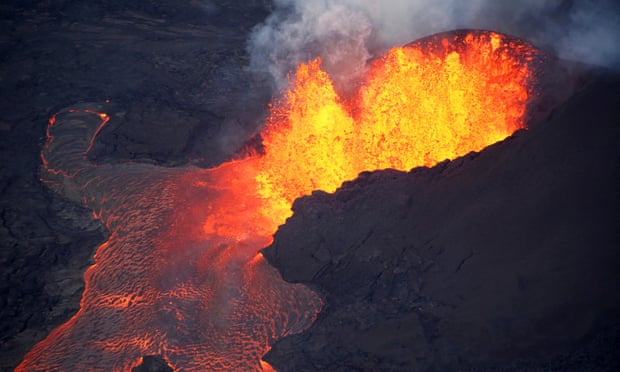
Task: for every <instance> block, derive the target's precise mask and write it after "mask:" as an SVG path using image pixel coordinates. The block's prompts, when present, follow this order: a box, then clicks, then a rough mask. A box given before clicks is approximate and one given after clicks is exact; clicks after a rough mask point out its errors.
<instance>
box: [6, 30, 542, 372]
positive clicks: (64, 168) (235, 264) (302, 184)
mask: <svg viewBox="0 0 620 372" xmlns="http://www.w3.org/2000/svg"><path fill="white" fill-rule="evenodd" d="M534 52H535V51H534V49H533V48H531V47H529V46H528V45H526V44H524V43H523V42H521V41H518V40H516V39H512V38H508V37H506V36H503V35H500V34H497V33H493V32H480V31H477V32H468V33H455V34H451V35H444V36H438V37H434V38H429V39H426V40H422V41H420V42H417V43H414V44H410V45H407V46H405V47H401V48H394V49H392V50H391V51H390V52H389V53H387V55H385V56H384V57H382V58H380V59H377V60H375V61H373V62H372V63H371V64H370V65H369V67H368V73H367V77H366V78H365V80H364V81H363V83H362V84H361V88H360V89H359V90H358V91H357V93H356V94H354V95H353V96H351V97H340V96H339V95H338V94H337V93H336V90H335V89H334V87H333V84H332V82H331V79H330V77H329V76H328V74H327V73H325V72H324V71H322V70H321V61H320V59H317V60H314V61H311V62H309V63H307V64H301V65H300V66H299V68H298V70H297V73H296V75H295V78H294V81H292V84H291V87H290V89H289V90H288V92H287V93H286V95H285V96H284V97H283V99H282V100H280V101H277V102H275V103H274V104H273V106H272V107H271V115H270V117H269V118H268V121H267V124H266V126H265V129H264V130H263V132H262V133H261V135H262V138H263V145H264V153H262V154H252V155H249V156H247V157H246V158H245V159H241V160H235V161H231V162H227V163H225V164H222V165H220V166H219V167H216V168H213V169H197V168H191V167H188V168H177V169H165V168H158V167H156V166H152V165H145V164H124V165H120V166H119V165H115V166H107V165H100V166H93V165H92V164H90V163H89V162H88V160H87V158H86V153H87V152H88V151H89V150H90V148H91V147H92V143H93V140H94V139H95V137H96V135H97V134H98V133H99V131H100V129H101V127H102V126H103V125H104V124H105V123H106V122H107V120H108V119H109V118H108V116H107V115H105V114H98V118H99V125H93V126H92V128H88V126H84V125H82V126H80V127H76V128H73V127H71V123H72V121H71V120H67V121H66V122H65V124H63V125H64V126H60V127H57V126H58V122H59V120H56V121H54V120H50V125H49V130H48V139H47V142H46V146H45V148H44V149H43V151H42V154H41V156H42V159H43V169H42V176H43V179H44V181H46V183H47V184H48V185H49V186H50V187H51V188H53V189H55V190H57V191H61V192H63V193H64V194H65V195H67V196H68V197H70V198H73V199H74V200H80V201H83V202H84V204H85V205H86V206H87V207H89V208H91V209H92V210H93V213H94V215H95V216H96V217H97V218H100V219H101V220H102V221H104V223H105V224H106V226H107V227H108V229H109V230H110V233H111V234H110V238H109V240H108V241H107V242H106V243H104V244H103V245H102V246H100V247H99V248H98V250H97V253H96V254H95V264H94V265H93V266H91V267H90V268H89V269H88V270H87V272H86V273H85V276H84V278H85V284H86V288H85V291H84V294H83V297H82V301H81V308H80V310H79V312H78V313H77V314H75V315H74V316H73V317H72V318H71V319H70V320H69V321H68V322H67V323H65V324H63V325H62V326H61V327H59V328H57V329H56V330H54V331H53V332H52V333H51V334H50V335H49V336H48V337H47V338H46V339H44V340H43V341H41V342H40V343H39V344H37V345H35V347H34V348H33V349H32V350H31V351H30V352H29V353H28V354H27V355H26V357H25V358H24V361H23V362H22V364H20V366H19V367H18V368H17V370H19V371H32V370H128V369H130V368H131V367H132V366H135V365H137V364H139V363H140V361H141V357H142V356H144V355H150V354H161V355H163V356H164V358H166V360H167V361H168V362H169V364H170V365H171V366H172V367H173V368H176V369H179V370H181V369H182V370H196V371H204V370H222V369H226V370H253V369H258V370H260V369H268V368H270V367H269V366H268V364H266V363H265V362H263V361H261V357H262V355H264V354H265V353H266V352H267V351H268V350H269V347H270V345H271V344H272V343H273V342H274V341H275V340H277V339H278V338H281V337H284V336H286V335H289V334H292V333H296V332H300V331H302V330H303V329H305V328H306V327H308V326H309V325H310V324H311V323H312V321H313V319H314V317H315V316H316V314H317V312H318V311H319V310H320V307H321V301H320V299H319V297H318V296H317V295H316V294H315V293H314V292H312V291H311V290H310V289H308V288H306V287H304V286H302V285H293V284H289V283H286V282H284V281H283V280H282V279H281V278H280V276H279V275H278V274H277V272H276V271H275V270H274V269H273V268H272V267H271V266H269V265H268V264H267V263H266V262H265V260H264V259H263V258H262V255H260V254H259V253H257V252H258V250H259V249H260V248H263V247H265V246H266V245H269V244H270V243H271V241H272V235H273V233H274V232H275V231H276V229H277V227H278V226H279V225H280V224H282V223H284V222H285V220H286V218H287V217H288V216H290V214H291V213H292V212H291V207H290V206H291V203H292V202H293V200H295V199H296V198H298V197H300V196H302V195H306V194H309V193H310V192H312V191H313V190H316V189H322V190H325V191H328V192H333V191H334V190H336V189H337V188H338V187H339V186H340V185H341V184H342V182H343V181H346V180H351V179H354V178H355V177H356V176H357V174H358V173H360V172H361V171H366V170H376V169H383V168H396V169H401V170H409V169H411V168H413V167H416V166H431V165H433V164H435V163H437V162H439V161H442V160H444V159H452V158H455V157H458V156H461V155H464V154H466V153H468V152H470V151H479V150H481V149H483V148H484V147H485V146H487V145H489V144H492V143H494V142H497V141H499V140H501V139H503V138H505V137H506V136H509V135H510V134H511V133H513V132H514V131H515V130H516V129H518V128H522V127H523V126H524V119H523V118H524V114H525V111H526V103H527V100H528V83H529V81H530V80H531V79H532V76H531V71H530V68H529V62H530V61H531V60H532V59H533V56H534ZM69 114H73V115H77V114H80V113H79V112H75V111H74V112H69ZM82 114H83V115H88V114H89V113H88V112H87V111H83V112H82ZM91 116H92V115H91ZM80 131H83V133H82V132H80ZM63 134H65V135H66V137H63V136H62V135H63ZM71 136H74V137H71ZM75 136H79V137H75Z"/></svg>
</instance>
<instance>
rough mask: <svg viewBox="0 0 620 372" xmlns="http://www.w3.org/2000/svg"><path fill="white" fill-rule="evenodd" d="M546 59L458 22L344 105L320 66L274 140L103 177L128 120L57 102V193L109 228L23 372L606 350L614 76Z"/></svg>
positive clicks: (469, 361) (277, 105) (287, 100)
mask: <svg viewBox="0 0 620 372" xmlns="http://www.w3.org/2000/svg"><path fill="white" fill-rule="evenodd" d="M550 59H552V58H551V57H549V56H546V55H545V54H544V53H542V52H540V51H538V50H536V48H534V47H532V46H531V45H529V44H527V43H526V42H524V41H522V40H519V39H518V38H514V37H510V36H506V35H502V34H499V33H496V32H489V31H472V30H461V31H455V32H450V33H444V34H440V35H435V36H432V37H429V38H427V39H423V40H420V41H417V42H414V43H412V44H409V45H407V46H405V47H402V48H395V49H393V50H391V51H389V52H388V53H387V54H386V55H385V57H382V58H379V59H376V60H375V61H373V62H372V63H371V65H370V66H369V68H368V73H367V75H366V76H365V78H364V79H363V81H361V82H360V88H359V89H358V90H357V91H356V92H355V93H354V94H352V95H343V94H342V93H339V91H338V90H337V89H335V88H334V86H333V84H332V83H331V79H330V77H329V75H328V74H327V73H326V72H324V71H322V67H321V61H320V59H317V60H314V61H309V62H308V63H304V64H302V65H300V66H299V67H298V69H297V72H296V74H295V75H294V77H293V79H292V82H291V87H290V89H289V90H288V91H287V92H286V93H285V94H284V96H283V98H282V99H280V100H276V101H275V102H274V103H273V104H272V106H271V112H270V115H269V117H268V119H267V123H266V126H265V128H264V130H263V131H262V132H261V134H260V137H261V141H262V144H261V146H258V147H256V148H251V147H249V148H246V149H244V150H243V151H242V153H241V154H240V155H238V156H237V157H236V158H235V159H234V160H231V161H228V162H225V163H222V164H220V165H219V166H215V167H212V168H210V169H200V168H196V167H176V168H164V167H161V166H155V165H151V164H139V163H121V164H103V163H100V164H95V163H93V162H92V161H91V160H90V159H89V153H90V152H92V150H93V149H94V148H95V147H96V144H97V139H98V136H100V135H101V133H102V132H103V131H104V130H105V128H106V126H107V125H109V124H113V123H114V118H117V117H119V116H118V115H116V113H114V112H113V110H109V107H106V106H107V105H106V104H85V105H73V106H71V107H70V108H69V109H65V110H61V111H60V112H59V113H58V114H57V115H55V116H54V117H53V118H52V119H51V120H50V121H49V125H48V132H47V136H46V143H45V145H44V148H43V151H42V152H41V161H42V163H43V166H42V169H41V177H42V180H43V181H44V182H45V184H46V185H47V186H48V187H49V188H50V189H52V190H54V191H55V192H58V193H61V194H63V195H64V196H65V197H67V198H69V199H70V200H73V201H74V202H75V203H80V204H82V205H83V206H85V207H86V208H88V209H90V210H91V211H92V214H93V217H94V218H96V219H99V220H101V221H102V222H103V223H104V224H105V226H106V228H107V229H108V230H109V231H110V236H109V238H108V240H107V241H106V242H105V243H104V244H102V245H101V246H100V247H99V248H98V249H97V252H96V254H95V257H94V260H95V263H94V265H92V266H91V267H90V268H89V269H88V270H87V271H86V274H85V282H86V288H85V290H84V293H83V296H82V300H81V304H80V310H79V311H78V312H77V313H76V314H75V315H73V317H72V318H71V319H69V320H68V321H67V322H66V323H64V324H63V325H61V326H60V327H58V328H56V329H55V330H54V331H52V333H50V334H49V335H48V336H47V337H46V338H45V339H44V340H42V341H41V342H39V343H38V344H37V345H35V346H34V347H33V348H32V350H31V351H30V352H29V353H28V354H26V356H25V357H24V360H23V362H22V364H21V365H20V366H19V367H18V370H48V369H51V370H54V369H59V370H72V369H78V370H89V369H110V370H128V369H131V368H132V367H135V366H137V365H138V364H140V363H141V362H142V360H143V359H142V357H143V356H146V355H153V354H156V355H161V356H162V357H163V358H164V359H165V360H166V363H167V364H168V365H169V366H171V367H173V368H175V369H187V370H205V369H215V370H240V369H243V370H246V369H271V366H270V365H269V364H268V363H271V364H272V365H273V366H274V367H275V368H276V369H278V370H310V369H312V370H316V369H338V370H347V369H356V368H357V369H402V370H405V369H411V368H419V369H432V368H474V369H475V368H497V367H498V366H502V365H505V364H506V363H507V361H508V362H510V363H516V366H517V367H519V366H521V367H522V366H524V365H525V366H527V365H534V366H538V365H540V363H541V360H543V363H544V362H546V361H549V360H551V362H552V363H556V365H557V363H559V362H557V361H558V360H560V361H561V360H563V359H562V358H565V359H566V357H564V356H563V355H565V354H566V351H567V350H582V351H583V352H584V353H586V352H588V350H587V347H591V346H590V345H592V344H593V343H594V345H599V344H600V345H614V342H615V341H614V339H613V337H614V334H617V333H614V332H615V331H614V329H615V328H613V325H614V324H615V321H616V320H617V317H616V314H617V310H618V308H617V298H616V297H617V296H616V294H615V291H614V288H616V284H617V276H616V275H614V269H613V267H614V263H615V262H616V261H617V257H616V253H615V247H616V246H617V234H616V233H614V231H618V230H617V229H616V228H615V225H614V221H617V219H616V217H617V216H616V214H615V212H614V211H617V210H618V209H617V208H616V207H617V202H618V197H617V193H616V192H615V190H616V188H615V185H617V182H615V180H617V164H615V163H614V161H615V160H614V159H617V150H616V148H617V146H616V144H617V139H618V138H617V124H615V123H617V120H616V119H617V111H615V107H617V103H618V102H617V92H618V90H617V89H618V84H617V79H616V78H615V77H613V75H612V74H608V73H604V72H598V71H596V73H593V72H589V70H588V71H586V70H585V69H584V70H583V71H586V73H584V72H583V71H580V68H578V67H577V66H575V65H569V64H562V63H560V62H558V61H550ZM553 69H556V70H553ZM573 83H574V84H573ZM575 88H577V89H578V90H579V92H580V93H579V94H578V95H577V96H576V97H575V98H573V99H571V100H569V101H568V102H566V103H562V101H564V100H565V98H566V96H568V95H571V94H573V91H574V89H575ZM573 107H578V109H574V108H573ZM552 109H554V110H555V111H552ZM581 109H584V111H585V112H586V113H591V112H596V113H597V115H598V116H597V118H598V119H599V122H600V123H598V124H597V125H596V126H593V129H592V130H590V131H583V130H582V129H583V128H581V127H580V126H579V123H582V122H584V121H585V120H586V119H587V115H586V114H584V113H583V112H582V110H581ZM584 115H585V116H584ZM562 124H568V125H564V126H562ZM526 127H527V128H529V129H528V130H525V131H523V130H521V131H519V132H517V133H516V135H514V136H512V137H509V136H511V135H512V134H513V133H514V132H515V131H517V130H519V129H523V128H526ZM506 137H509V139H508V140H506V141H504V142H501V143H497V142H498V141H501V140H503V139H505V138H506ZM494 143H495V145H493V144H494ZM489 145H491V147H490V148H487V146H489ZM572 149H579V151H576V152H575V153H573V152H571V151H570V150H572ZM472 151H476V152H479V154H478V153H472V154H469V153H470V152H472ZM468 154H469V155H468ZM445 159H456V160H445ZM416 167H422V168H416ZM388 168H391V170H387V169H388ZM412 168H415V169H414V170H412V171H410V169H412ZM377 170H379V171H377ZM368 171H373V173H365V172H368ZM360 172H363V173H362V175H361V176H360V177H359V178H358V174H359V173H360ZM584 175H587V176H588V177H587V179H588V180H589V181H591V182H583V181H582V180H583V179H584ZM345 181H348V182H345ZM343 182H345V184H344V185H343V184H342V183H343ZM321 190H322V191H321ZM329 193H331V194H329ZM308 195H311V196H308ZM583 195H587V197H584V196H583ZM300 197H301V199H298V198H300ZM291 205H293V211H294V214H293V211H291V210H290V208H291ZM541 205H542V207H541ZM601 205H605V207H600V206H601ZM541 211H543V212H542V213H541ZM287 218H288V220H287ZM281 224H284V225H282V226H280V227H278V226H279V225H281ZM543 226H544V227H546V229H545V228H543ZM577 226H578V228H573V227H577ZM537 228H539V229H537ZM276 230H278V232H277V233H276V236H275V240H273V238H272V234H274V232H276ZM589 242H595V243H594V244H589ZM586 243H588V244H586ZM593 245H594V246H596V247H599V249H598V250H597V249H596V248H594V249H592V248H591V247H592V246H593ZM266 246H269V247H268V248H267V249H264V250H262V251H261V252H262V253H261V252H259V250H261V248H263V247H266ZM586 248H588V249H586ZM265 257H266V258H267V260H268V261H269V263H271V264H273V265H274V266H275V267H276V268H277V269H278V270H279V271H280V273H281V274H282V276H283V278H284V279H285V280H286V281H284V280H282V277H280V274H279V273H278V272H277V271H276V270H275V269H274V268H273V267H272V266H270V265H269V264H268V262H267V261H266V260H265V259H264V258H265ZM546 268H550V269H549V270H547V269H546ZM547 271H548V272H550V273H552V274H549V275H552V276H546V273H547ZM576 278H578V279H579V280H577V279H576ZM287 281H288V282H287ZM558 282H561V283H563V284H562V285H559V284H557V283H558ZM566 283H569V284H570V285H568V284H566ZM568 287H570V289H572V291H571V290H566V288H568ZM595 287H596V288H595ZM558 288H559V289H562V290H554V289H558ZM593 288H595V289H594V290H592V289H593ZM549 290H551V291H552V292H553V293H552V295H549V294H547V291H549ZM566 308H570V309H574V310H572V311H565V312H564V313H565V317H560V316H556V314H558V313H559V312H561V311H562V310H565V309H566ZM584 314H585V315H584ZM609 325H612V327H609ZM605 337H608V338H607V339H605ZM609 337H611V339H610V338H609ZM584 340H585V341H584ZM588 340H594V341H588ZM601 340H602V341H601ZM610 340H611V341H610ZM588 342H590V343H588ZM584 345H586V346H584ZM541 348H543V350H544V353H549V354H550V355H552V356H551V357H548V358H547V359H545V357H544V356H541V353H538V352H537V351H538V349H541ZM584 348H585V349H584ZM270 349H271V351H270V352H269V354H267V356H266V357H265V359H266V360H267V362H265V361H263V360H262V359H263V355H264V354H265V353H267V352H268V351H269V350H270ZM598 349H600V350H611V349H604V348H598ZM562 353H565V354H562ZM607 354H610V355H612V353H607ZM472 355H473V356H472ZM588 355H598V354H596V353H594V352H590V353H589V354H588ZM528 358H529V359H528ZM568 359H570V358H568ZM609 360H610V359H609V358H608V359H603V360H602V362H600V361H599V360H598V359H597V360H596V361H594V362H592V363H591V364H589V365H591V366H593V365H599V366H600V365H602V364H600V363H607V362H608V361H609ZM611 360H612V362H613V360H614V359H613V357H612V358H611ZM569 362H570V360H569ZM519 363H520V364H519ZM537 363H538V364H537ZM571 363H573V364H572V365H573V366H574V365H575V363H576V362H575V361H574V360H573V361H572V362H571ZM596 363H599V364H596ZM560 366H561V364H560Z"/></svg>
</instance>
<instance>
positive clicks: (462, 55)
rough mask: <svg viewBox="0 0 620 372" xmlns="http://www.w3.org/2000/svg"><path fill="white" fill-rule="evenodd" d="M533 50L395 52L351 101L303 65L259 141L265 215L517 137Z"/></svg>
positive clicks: (462, 45)
mask: <svg viewBox="0 0 620 372" xmlns="http://www.w3.org/2000/svg"><path fill="white" fill-rule="evenodd" d="M533 52H534V50H533V48H532V47H530V46H528V45H526V44H524V43H522V42H521V41H518V40H515V39H509V38H507V37H506V36H503V35H501V34H497V33H493V32H480V31H478V32H474V33H467V34H466V35H461V34H456V35H454V36H452V39H448V37H447V36H446V37H444V38H438V37H435V38H431V39H429V40H426V41H421V42H418V43H415V44H410V45H408V46H405V47H399V48H394V49H392V50H390V51H389V53H387V55H385V56H384V57H382V58H381V59H378V60H375V61H374V62H373V63H372V64H371V65H370V66H369V71H368V77H367V78H366V81H365V82H364V83H363V85H362V87H361V89H360V90H359V92H358V93H357V96H356V97H353V98H349V99H347V100H346V101H345V99H343V98H341V97H339V96H338V95H337V94H336V92H335V90H334V87H333V85H332V83H331V80H330V78H329V76H328V75H327V74H326V73H325V72H323V71H322V70H321V60H320V58H319V59H316V60H314V61H312V62H309V63H307V64H302V65H300V66H299V68H298V70H297V74H296V75H295V80H294V81H293V83H292V87H291V89H290V90H289V91H288V92H287V95H286V97H285V99H284V100H283V101H282V102H278V103H276V104H275V105H274V106H273V107H272V113H271V116H270V117H269V119H268V123H267V126H266V128H265V130H264V131H263V133H262V135H263V141H264V147H265V155H264V157H263V158H262V159H261V163H262V164H261V166H260V171H259V174H258V176H257V180H258V182H259V194H260V196H261V197H263V198H266V199H269V200H270V202H271V203H270V205H269V206H268V208H269V209H270V210H269V211H267V212H265V213H267V214H275V215H278V216H280V217H279V218H278V219H279V221H283V217H284V216H287V215H288V214H289V213H290V204H291V203H292V201H293V200H294V199H296V198H298V197H299V196H301V195H307V194H309V193H310V192H312V190H317V189H321V190H325V191H327V192H333V191H335V190H336V188H338V187H339V186H340V185H341V184H342V182H343V181H346V180H352V179H354V178H355V177H357V175H358V174H359V173H360V172H362V171H368V170H377V169H385V168H394V169H399V170H409V169H411V168H413V167H417V166H432V165H434V164H436V163H438V162H440V161H442V160H445V159H454V158H456V157H459V156H462V155H465V154H467V153H468V152H470V151H480V150H482V149H483V148H484V147H486V146H488V145H490V144H492V143H495V142H497V141H500V140H502V139H504V138H506V137H507V136H509V135H511V134H512V133H513V132H514V131H515V130H517V129H519V128H523V126H524V114H525V111H526V103H527V100H528V82H529V81H530V80H531V77H532V76H531V71H530V69H529V66H528V62H530V61H531V60H532V56H533Z"/></svg>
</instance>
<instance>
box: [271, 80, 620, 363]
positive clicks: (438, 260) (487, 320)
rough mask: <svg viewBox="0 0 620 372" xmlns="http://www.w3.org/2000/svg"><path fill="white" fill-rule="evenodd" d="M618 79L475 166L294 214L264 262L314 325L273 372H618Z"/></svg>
mask: <svg viewBox="0 0 620 372" xmlns="http://www.w3.org/2000/svg"><path fill="white" fill-rule="evenodd" d="M619 190H620V79H619V78H618V77H617V76H610V75H609V74H605V73H602V74H601V75H599V76H598V78H596V79H593V80H591V81H590V83H589V84H588V85H586V86H585V87H584V88H583V89H582V90H581V91H580V92H579V93H577V94H576V95H575V96H573V97H572V98H571V99H570V100H569V101H568V102H566V103H565V104H563V105H561V106H560V107H558V108H557V109H555V110H553V111H552V113H551V114H550V115H549V117H548V118H547V120H545V121H543V122H540V123H537V124H536V125H533V126H531V129H529V130H525V131H519V132H517V133H516V134H515V135H514V136H512V137H510V138H508V139H507V140H505V141H503V142H501V143H498V144H495V145H493V146H491V147H489V148H487V149H485V150H484V151H482V152H481V153H477V154H470V155H467V156H465V157H462V158H459V159H456V160H454V161H450V162H448V161H446V162H443V163H441V164H438V165H437V166H435V167H433V168H431V169H426V168H417V169H414V170H412V171H411V172H409V173H404V172H397V171H392V170H386V171H379V172H374V173H365V174H362V175H360V177H359V178H358V179H356V180H355V181H353V182H347V183H345V184H344V185H343V186H342V187H341V188H340V189H339V190H338V191H337V192H336V193H334V194H326V193H323V192H315V193H314V194H313V195H312V196H310V197H305V198H302V199H299V200H297V201H296V202H295V204H294V206H293V209H294V212H295V213H294V215H293V217H291V218H290V219H289V220H288V221H287V223H286V224H285V225H283V226H281V228H280V230H279V231H278V232H277V234H276V236H275V241H274V243H273V244H272V245H271V246H270V247H268V248H267V249H265V250H264V254H265V256H266V257H267V259H268V260H269V262H270V263H272V264H273V265H275V266H276V267H277V268H278V269H279V270H280V272H281V273H282V275H283V277H284V278H285V280H288V281H291V282H301V283H306V284H308V285H310V286H312V287H314V288H316V289H317V290H318V291H319V292H320V293H322V295H323V296H324V299H325V301H326V308H325V310H324V311H323V312H322V313H321V314H320V315H319V317H318V319H317V321H316V322H315V323H314V324H313V326H311V328H310V329H308V330H307V331H306V332H304V333H302V334H298V335H293V336H290V337H288V338H286V339H284V340H282V341H280V342H278V343H277V344H276V345H275V346H274V347H273V349H272V350H271V351H270V353H269V354H268V355H267V356H266V358H265V359H266V360H267V361H268V362H269V363H271V364H272V365H273V366H274V367H275V368H277V369H278V370H282V371H310V370H323V369H329V370H343V371H345V370H490V369H491V370H492V369H500V370H506V369H508V370H521V369H536V370H558V371H560V370H562V371H563V370H618V368H620V356H619V355H618V350H620V343H619V341H620V292H619V291H618V288H620V286H619V285H620V274H619V271H618V268H619V267H620V244H619V243H620V191H619Z"/></svg>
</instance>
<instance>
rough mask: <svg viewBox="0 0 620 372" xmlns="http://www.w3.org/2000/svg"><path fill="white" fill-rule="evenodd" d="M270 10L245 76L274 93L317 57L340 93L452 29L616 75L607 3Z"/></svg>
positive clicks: (431, 1) (551, 0) (409, 1)
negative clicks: (268, 79)
mask: <svg viewBox="0 0 620 372" xmlns="http://www.w3.org/2000/svg"><path fill="white" fill-rule="evenodd" d="M273 7H274V8H273V12H272V14H271V15H270V16H269V17H268V18H267V19H266V20H265V22H264V23H262V24H261V25H259V26H257V27H256V28H255V30H254V32H253V33H252V35H251V37H250V40H249V43H248V49H249V52H250V54H251V56H252V68H253V69H254V70H255V71H262V72H267V73H269V74H270V75H271V76H272V77H273V79H274V82H275V85H276V86H277V87H278V88H282V87H284V86H286V82H287V74H288V73H289V72H290V71H291V70H293V69H294V68H295V66H296V65H297V64H298V63H299V62H302V61H308V60H310V59H313V58H315V57H317V56H321V57H322V58H323V66H324V68H325V69H326V70H327V71H328V72H329V73H330V75H331V76H332V78H334V80H335V81H336V85H337V86H339V87H340V88H346V87H347V86H348V85H350V84H351V83H352V82H355V79H356V77H357V76H359V74H360V73H361V72H362V71H363V70H364V66H365V64H366V62H367V60H368V59H370V58H372V57H374V56H377V55H380V54H382V53H384V52H385V51H386V50H387V49H389V48H390V47H392V46H397V45H402V44H406V43H408V42H410V41H413V40H415V39H418V38H420V37H424V36H427V35H430V34H433V33H437V32H442V31H449V30H452V29H457V28H477V29H491V30H496V31H499V32H504V33H508V34H511V35H515V36H518V37H521V38H524V39H526V40H528V41H530V42H532V43H533V44H535V45H537V46H539V47H541V48H543V49H545V50H548V51H552V52H555V53H556V54H557V55H558V56H560V57H562V58H566V59H572V60H578V61H582V62H586V63H592V64H597V65H603V66H607V67H611V68H614V69H620V68H619V67H620V48H619V47H617V44H618V43H617V40H616V38H617V37H618V35H620V11H619V8H620V6H619V5H617V4H616V2H615V1H613V0H602V1H594V0H521V1H518V2H514V1H508V0H505V1H496V0H469V1H463V0H384V1H381V2H379V1H376V0H308V1H297V0H274V4H273Z"/></svg>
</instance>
